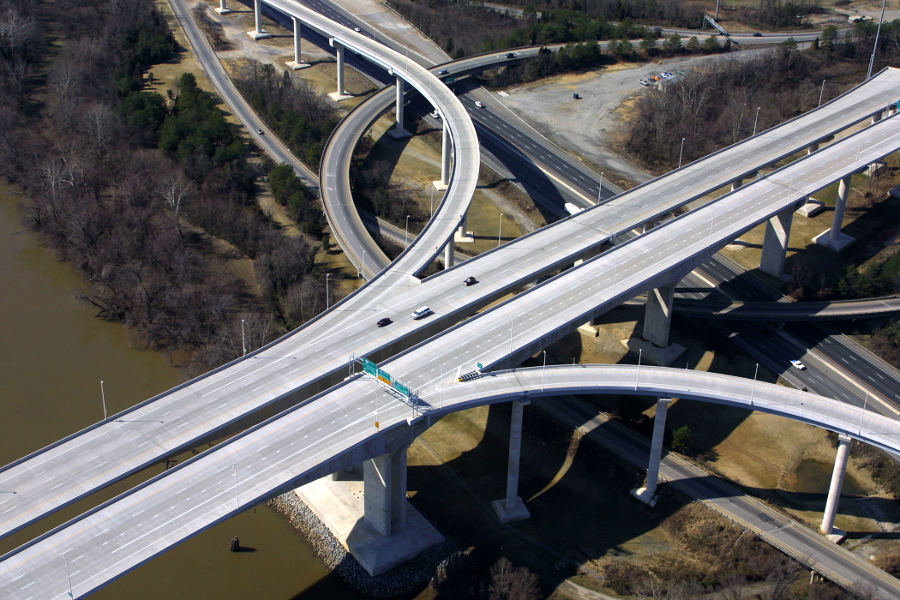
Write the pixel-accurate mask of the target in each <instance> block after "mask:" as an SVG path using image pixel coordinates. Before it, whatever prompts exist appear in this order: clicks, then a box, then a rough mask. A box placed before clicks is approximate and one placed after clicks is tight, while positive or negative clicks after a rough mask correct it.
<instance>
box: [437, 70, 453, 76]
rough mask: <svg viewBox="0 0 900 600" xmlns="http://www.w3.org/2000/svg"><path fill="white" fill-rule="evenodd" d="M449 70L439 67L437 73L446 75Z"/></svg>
mask: <svg viewBox="0 0 900 600" xmlns="http://www.w3.org/2000/svg"><path fill="white" fill-rule="evenodd" d="M449 72H450V71H448V70H447V69H441V70H440V71H438V75H446V74H447V73H449Z"/></svg>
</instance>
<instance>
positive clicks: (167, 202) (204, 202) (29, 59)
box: [0, 0, 325, 376]
mask: <svg viewBox="0 0 900 600" xmlns="http://www.w3.org/2000/svg"><path fill="white" fill-rule="evenodd" d="M37 14H39V10H38V7H37V5H36V4H35V3H32V2H30V1H29V0H0V40H5V43H4V44H3V45H2V48H0V174H2V175H3V176H5V177H6V178H8V179H9V180H11V181H13V182H14V183H16V184H18V185H20V186H21V187H22V188H24V189H25V190H26V192H27V194H26V195H25V199H24V201H23V203H22V219H23V222H24V223H25V225H26V226H28V227H29V228H30V229H32V230H33V231H35V232H36V233H37V234H38V236H39V237H40V239H41V240H42V241H43V242H44V243H45V244H46V245H47V246H48V247H50V248H51V249H53V250H54V251H55V252H56V254H57V255H58V256H59V257H60V258H61V259H63V260H66V261H68V262H70V263H71V264H73V265H74V266H75V267H76V268H77V269H78V271H79V272H80V273H81V274H82V275H83V276H84V277H85V280H86V282H87V283H86V284H85V285H84V287H83V288H82V289H80V290H78V293H77V295H78V297H79V298H80V299H82V300H83V301H84V302H87V303H89V304H91V305H92V306H94V307H96V309H97V312H98V314H99V315H100V316H102V317H103V318H106V319H110V320H114V321H118V322H122V323H124V324H125V325H126V326H128V327H129V328H130V329H131V330H132V331H134V332H135V333H136V335H137V336H138V337H139V338H140V339H141V340H142V341H143V342H144V343H145V344H146V345H147V347H149V348H154V349H159V350H163V351H166V352H169V353H171V354H172V355H173V357H178V360H179V362H180V363H181V364H182V365H183V366H184V367H185V369H186V371H187V373H188V374H189V375H191V376H193V375H196V374H199V373H202V372H204V371H206V370H208V369H210V368H214V367H216V366H218V365H220V364H222V363H224V362H227V361H228V360H231V359H233V358H235V357H237V356H240V354H241V352H242V345H243V344H242V339H241V323H242V322H243V323H244V325H245V327H244V333H245V335H246V336H247V341H248V345H249V346H250V347H251V348H252V347H258V346H260V345H263V344H265V343H267V342H268V341H271V340H272V339H275V338H276V337H278V336H279V335H281V334H283V333H284V332H285V331H286V330H288V329H290V328H293V327H295V326H297V325H299V324H301V323H302V322H303V321H305V320H307V319H309V318H311V317H312V316H314V315H315V314H317V313H318V312H320V311H321V310H322V309H324V307H325V298H324V296H325V294H324V291H325V290H324V283H323V281H324V280H323V277H322V276H321V274H320V273H319V268H320V267H319V266H318V265H316V263H315V256H316V249H317V248H318V247H319V243H318V240H317V239H316V238H315V237H314V236H313V235H307V234H301V235H300V236H299V237H294V238H288V237H286V236H285V235H284V233H283V232H282V231H281V229H280V227H279V226H278V225H277V224H276V223H274V222H273V221H272V219H271V218H269V216H268V215H266V214H265V213H264V212H263V211H262V210H261V209H260V208H259V206H258V205H257V203H256V194H257V192H258V185H257V181H258V180H259V179H260V178H261V177H263V176H265V175H266V173H267V171H268V170H269V169H270V168H271V167H272V165H267V164H266V163H262V164H261V163H260V162H259V161H255V162H254V161H251V160H249V159H250V158H251V155H252V153H253V150H252V148H251V147H250V146H249V145H248V144H246V143H245V142H244V141H243V140H242V139H241V137H240V136H239V134H238V131H237V129H236V127H235V126H233V125H231V124H229V123H228V122H227V121H226V120H225V116H224V113H223V112H222V111H221V110H220V109H219V108H218V106H217V102H216V100H215V99H214V98H213V97H212V96H210V95H209V94H208V93H206V92H204V91H203V90H201V89H200V88H199V87H198V85H197V82H196V79H195V78H194V76H193V75H192V74H190V73H185V74H183V75H182V76H181V77H180V78H179V79H178V81H177V85H176V86H174V89H173V90H172V91H171V92H170V93H169V94H168V97H163V96H161V95H160V94H158V93H156V92H152V91H147V89H146V81H145V78H144V73H145V71H146V70H147V69H149V68H152V66H153V65H154V64H157V63H159V62H163V61H166V60H169V59H170V58H172V57H174V56H175V54H176V53H177V52H178V51H179V48H178V45H177V43H176V42H175V40H174V38H173V37H172V34H171V32H170V31H169V29H168V26H167V24H166V21H165V19H164V18H163V17H162V15H161V14H160V13H159V12H158V11H157V10H156V8H155V6H154V4H153V2H150V1H149V0H105V1H104V0H100V1H99V2H94V3H81V4H76V5H72V6H70V7H67V10H65V11H59V12H58V14H54V15H53V17H52V19H53V22H52V27H53V28H54V33H56V34H57V35H59V37H60V38H61V40H62V44H61V45H60V47H59V48H58V49H53V48H50V47H49V46H48V45H47V44H46V43H45V41H44V40H45V39H46V38H45V33H46V32H43V31H40V29H39V26H38V24H37V21H36V20H35V17H36V15H37ZM4 36H5V37H4ZM38 66H40V67H41V68H45V69H46V72H47V75H46V79H45V80H42V79H39V78H37V77H35V74H36V72H37V67H38ZM152 78H153V76H152V73H150V74H149V75H148V76H147V80H152ZM37 98H41V102H40V103H39V102H36V100H37ZM279 176H280V177H281V179H278V178H279ZM275 179H276V180H279V181H283V180H285V179H289V178H286V177H285V176H284V169H283V168H281V169H279V170H278V171H276V175H275ZM290 185H293V186H294V187H292V188H291V191H290V193H289V194H287V195H286V196H285V189H286V188H285V187H284V186H282V188H280V198H281V199H282V200H283V201H284V202H285V203H287V204H289V205H291V206H292V214H294V215H295V216H297V217H298V218H300V219H302V220H303V221H304V222H308V223H320V222H321V216H320V214H321V210H319V211H318V212H319V215H318V216H317V215H316V214H314V213H315V209H314V208H312V207H315V202H316V201H317V199H316V197H315V195H314V194H312V193H311V192H309V190H305V189H302V188H300V187H297V186H296V185H295V184H294V183H291V184H290ZM301 204H302V206H301ZM304 228H305V229H307V230H309V231H311V232H313V233H317V232H319V231H320V230H321V227H320V226H316V225H313V226H310V227H304ZM242 257H249V258H251V259H253V260H254V268H255V270H256V279H257V282H258V284H259V292H261V293H259V292H258V291H257V290H255V289H254V288H251V287H249V286H248V282H247V281H246V280H245V279H243V278H241V277H239V276H238V275H237V272H236V270H235V269H234V268H232V266H231V264H232V260H233V259H235V258H242Z"/></svg>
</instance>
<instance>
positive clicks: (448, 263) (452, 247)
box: [444, 238, 456, 269]
mask: <svg viewBox="0 0 900 600" xmlns="http://www.w3.org/2000/svg"><path fill="white" fill-rule="evenodd" d="M455 252H456V244H455V243H454V241H453V238H450V241H448V242H447V245H446V246H444V268H445V269H449V268H450V267H452V266H453V260H454V258H455Z"/></svg>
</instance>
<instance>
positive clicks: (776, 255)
mask: <svg viewBox="0 0 900 600" xmlns="http://www.w3.org/2000/svg"><path fill="white" fill-rule="evenodd" d="M794 210H795V209H794V207H793V206H791V207H789V208H786V209H784V210H783V211H781V212H780V213H778V214H777V215H775V216H774V217H772V218H771V219H769V221H768V223H767V224H766V235H765V238H764V240H763V247H762V256H760V257H759V270H760V271H762V272H763V273H768V274H769V275H771V276H772V277H777V278H779V279H783V278H785V277H787V276H786V275H785V274H784V260H785V258H787V249H788V242H789V240H790V237H791V224H792V223H793V221H794Z"/></svg>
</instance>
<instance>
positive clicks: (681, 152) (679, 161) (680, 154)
mask: <svg viewBox="0 0 900 600" xmlns="http://www.w3.org/2000/svg"><path fill="white" fill-rule="evenodd" d="M682 156H684V138H681V150H679V151H678V168H679V169H680V168H681V157H682Z"/></svg>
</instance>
